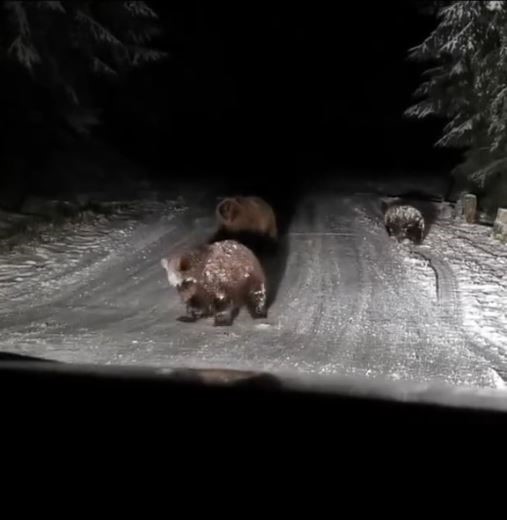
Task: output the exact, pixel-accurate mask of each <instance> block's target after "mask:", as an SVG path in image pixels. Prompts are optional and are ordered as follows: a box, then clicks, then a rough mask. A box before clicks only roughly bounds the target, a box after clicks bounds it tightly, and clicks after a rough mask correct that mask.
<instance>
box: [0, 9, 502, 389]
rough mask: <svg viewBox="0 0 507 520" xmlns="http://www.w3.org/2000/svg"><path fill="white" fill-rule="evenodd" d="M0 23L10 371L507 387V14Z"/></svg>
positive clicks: (112, 15) (3, 288) (78, 18)
mask: <svg viewBox="0 0 507 520" xmlns="http://www.w3.org/2000/svg"><path fill="white" fill-rule="evenodd" d="M0 22H1V24H2V35H3V36H2V39H1V43H0V45H1V50H2V53H3V57H4V59H3V60H2V61H1V62H0V67H1V68H2V78H3V79H2V89H3V93H2V96H1V99H2V102H1V109H0V110H1V117H0V125H1V127H2V139H1V154H0V161H1V165H0V168H1V172H2V174H1V181H0V182H1V185H0V332H1V334H0V353H1V356H0V362H5V361H9V360H10V361H12V360H21V359H28V360H34V359H39V360H46V361H55V362H60V363H65V364H73V365H82V364H85V365H94V366H106V365H107V366H112V365H114V366H120V367H130V368H132V367H152V368H156V369H162V370H169V369H185V370H187V369H196V370H214V369H216V370H238V371H245V372H249V373H250V372H255V373H266V374H271V375H274V376H276V375H280V376H282V375H287V376H293V375H307V376H311V377H316V378H317V380H320V379H319V378H322V380H324V379H326V378H327V379H328V380H334V381H337V380H338V379H339V378H354V379H355V380H357V381H363V382H364V384H365V385H368V384H369V383H368V382H372V381H383V382H389V383H395V384H396V383H400V384H410V383H413V384H424V385H426V384H427V385H447V386H448V387H458V386H459V387H468V388H478V387H479V388H487V389H493V390H495V391H499V392H501V391H503V389H504V388H505V386H506V384H507V174H506V172H507V168H506V165H507V132H506V128H505V113H504V112H505V109H506V106H507V83H506V80H505V75H504V74H503V70H504V67H505V64H504V56H505V52H506V51H507V47H506V44H505V42H507V39H506V38H505V36H506V35H507V34H506V30H507V29H506V28H507V23H506V22H507V2H505V1H494V2H493V1H487V2H431V1H428V2H421V1H394V2H372V3H370V4H368V5H364V4H363V3H358V2H349V3H348V4H345V3H338V2H334V3H329V5H327V6H326V5H325V4H323V5H322V6H317V5H313V4H312V5H309V4H308V5H307V6H306V7H303V6H299V5H295V4H292V5H291V6H282V5H281V4H280V5H278V4H277V3H273V5H269V6H264V7H262V6H257V7H255V8H252V6H247V5H246V4H245V5H243V4H242V3H241V2H239V3H237V4H236V5H234V6H232V5H226V4H225V3H221V2H219V3H218V4H217V3H214V2H205V1H196V2H183V3H179V4H177V5H176V4H174V5H173V3H172V2H163V1H147V2H119V1H118V2H117V1H111V2H81V1H76V2H3V3H2V5H1V7H0ZM486 28H487V30H486ZM504 153H505V157H504Z"/></svg>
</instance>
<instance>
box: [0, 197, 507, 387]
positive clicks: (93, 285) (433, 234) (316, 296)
mask: <svg viewBox="0 0 507 520" xmlns="http://www.w3.org/2000/svg"><path fill="white" fill-rule="evenodd" d="M214 203H215V200H214V198H213V197H211V196H210V197H207V198H206V197H204V198H203V200H202V201H198V200H193V201H190V202H189V203H188V206H189V207H188V208H187V209H186V210H184V209H183V208H181V204H179V203H176V202H175V201H171V200H168V201H166V202H148V201H144V202H143V201H141V202H133V203H130V204H128V205H125V206H124V207H123V209H122V210H121V211H117V212H115V213H114V214H113V215H111V216H108V217H105V216H102V217H97V216H96V217H89V218H88V220H84V221H83V222H78V223H76V222H72V223H66V224H64V225H58V226H56V227H49V226H47V225H46V226H39V228H38V229H35V230H33V231H32V233H31V235H30V236H28V237H25V238H23V239H22V240H18V241H17V242H16V243H12V242H11V243H9V244H8V245H7V243H5V242H3V243H1V244H0V328H1V339H0V349H2V350H3V351H8V352H16V353H24V354H30V355H35V356H42V357H46V358H50V359H57V360H62V361H70V362H80V363H101V364H128V365H138V364H142V365H156V366H185V367H196V368H197V367H220V368H222V367H228V368H239V369H249V370H252V369H254V370H267V371H271V372H293V371H299V372H309V373H317V374H347V375H362V376H367V377H380V378H388V379H390V380H407V381H417V382H431V381H439V382H446V383H451V384H464V385H476V386H484V387H503V386H504V380H507V317H506V307H507V304H506V302H507V276H506V273H507V247H506V246H505V245H502V244H500V243H499V242H496V241H493V240H492V239H490V238H489V237H488V234H489V229H488V228H485V227H480V226H467V225H464V224H460V225H457V224H455V223H453V222H451V221H445V220H440V221H437V223H436V224H435V225H434V226H433V227H432V228H431V230H430V233H429V236H428V237H427V240H426V241H425V243H424V245H422V246H418V247H410V246H406V245H402V244H398V243H397V242H395V241H394V240H392V239H389V238H388V236H387V234H386V232H385V229H384V227H383V225H382V215H381V212H380V204H379V197H378V195H376V194H372V193H370V194H368V193H362V194H357V193H356V194H353V193H350V194H348V195H346V194H344V193H343V191H342V192H338V191H337V190H336V191H335V192H333V191H332V190H325V191H318V190H315V191H313V192H307V193H306V194H305V196H304V197H303V198H302V199H301V200H299V201H298V206H297V211H296V214H295V215H294V217H293V219H292V221H291V225H290V229H289V232H288V234H287V235H286V236H285V237H283V239H282V245H281V248H280V254H279V255H278V256H277V257H274V258H271V259H269V261H268V264H267V269H268V272H269V273H270V276H271V277H272V278H277V277H278V278H279V279H280V283H279V285H278V287H277V292H276V299H275V301H274V303H273V305H272V307H271V309H270V312H269V317H268V319H267V320H265V321H261V322H253V321H252V320H251V319H250V317H249V316H248V315H247V313H241V314H240V316H239V318H238V320H237V322H236V323H235V324H234V326H233V327H231V328H214V327H213V326H212V325H211V323H210V322H208V321H202V322H199V323H196V324H188V323H181V322H179V321H177V320H176V318H177V317H178V316H180V315H181V314H182V311H183V308H182V305H181V303H180V302H179V300H178V298H177V296H176V294H175V292H174V290H171V289H170V288H169V286H168V284H167V281H166V279H165V278H164V273H163V271H162V269H161V267H160V263H159V261H160V258H161V257H162V256H163V255H164V254H166V253H168V252H169V251H171V250H172V249H174V248H177V247H179V246H181V245H184V244H187V243H193V242H195V243H198V242H199V241H201V240H205V239H207V238H208V237H209V236H210V234H211V233H212V232H213V230H214V221H213V205H214Z"/></svg>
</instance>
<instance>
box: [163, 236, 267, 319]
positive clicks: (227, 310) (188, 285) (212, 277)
mask: <svg viewBox="0 0 507 520" xmlns="http://www.w3.org/2000/svg"><path fill="white" fill-rule="evenodd" d="M161 264H162V267H163V268H164V269H165V271H166V273H167V279H168V281H169V284H170V285H171V286H173V287H176V289H177V290H178V293H179V295H180V297H181V299H182V301H183V303H185V304H186V316H185V318H183V319H184V320H185V321H196V320H197V319H199V318H202V317H207V316H213V317H214V324H215V325H232V323H233V321H234V317H235V316H236V315H237V313H238V311H239V309H240V308H241V307H242V306H243V305H246V306H247V308H248V309H249V311H250V314H251V315H252V317H253V318H265V317H267V301H266V277H265V275H264V271H263V269H262V267H261V265H260V263H259V261H258V260H257V258H256V256H255V255H254V254H253V253H252V251H250V249H248V248H247V247H245V246H243V245H242V244H240V243H238V242H236V241H234V240H224V241H221V242H215V243H213V244H205V245H202V246H199V247H197V248H194V249H191V250H189V251H187V252H184V253H183V254H177V255H174V256H172V257H170V258H163V259H162V260H161Z"/></svg>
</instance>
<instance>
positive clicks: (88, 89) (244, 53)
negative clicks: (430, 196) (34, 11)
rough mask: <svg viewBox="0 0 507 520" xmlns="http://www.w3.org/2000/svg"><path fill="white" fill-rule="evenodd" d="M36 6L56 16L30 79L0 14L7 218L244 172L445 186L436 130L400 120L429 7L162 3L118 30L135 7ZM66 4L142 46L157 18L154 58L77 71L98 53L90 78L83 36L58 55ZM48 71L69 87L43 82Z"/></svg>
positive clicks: (1, 162) (414, 80)
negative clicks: (154, 182) (31, 199)
mask: <svg viewBox="0 0 507 520" xmlns="http://www.w3.org/2000/svg"><path fill="white" fill-rule="evenodd" d="M13 3H14V4H15V3H16V2H10V4H13ZM5 4H9V2H5ZM25 4H27V2H26V3H25ZM31 4H54V5H53V6H51V7H50V8H49V9H48V12H47V13H45V15H44V16H45V18H44V17H42V18H40V17H33V24H32V28H31V31H32V33H31V34H35V33H36V32H37V30H39V35H38V39H37V38H35V37H34V45H35V47H36V49H38V45H39V46H40V47H41V51H40V57H41V60H40V62H39V63H35V64H34V65H33V66H32V67H26V64H25V66H24V65H23V63H21V62H20V61H22V60H20V59H19V56H17V57H16V54H15V52H14V50H13V49H12V47H11V45H12V38H13V37H14V36H15V34H16V30H15V29H17V30H18V31H19V27H18V28H16V27H14V26H13V21H12V12H9V9H7V8H5V7H6V6H5V5H4V6H2V7H4V9H2V10H1V11H0V17H1V19H0V21H1V24H2V27H3V29H4V31H3V34H4V36H3V41H2V42H1V44H2V49H3V54H2V59H1V62H0V68H1V76H2V85H1V96H0V100H1V104H0V125H1V126H0V129H1V157H0V166H1V176H2V180H1V183H2V187H3V196H2V200H3V204H4V205H5V204H6V201H7V200H8V201H12V202H9V203H10V204H13V205H15V204H16V201H18V200H21V199H22V198H23V197H24V196H25V195H26V193H27V192H29V191H46V192H51V191H53V190H55V189H57V188H58V189H61V188H62V186H68V187H69V188H70V187H75V186H78V187H80V186H86V185H87V184H89V183H95V184H98V185H99V186H100V184H101V183H102V184H103V185H104V186H106V185H107V186H113V187H114V186H115V185H118V184H119V183H121V182H122V181H123V180H124V179H125V178H126V177H128V176H129V175H131V174H132V175H134V174H135V175H137V176H138V177H139V176H141V177H143V178H146V179H162V180H164V179H171V178H176V177H182V176H184V178H189V177H191V176H192V175H195V176H196V178H198V177H199V178H201V176H200V175H201V174H204V173H205V174H206V175H208V176H211V177H213V176H215V177H223V176H225V177H226V176H228V175H238V172H240V174H241V175H242V174H243V173H244V174H245V175H249V174H252V173H254V174H255V175H258V176H259V177H261V178H265V179H268V180H269V182H273V180H274V179H281V178H282V176H285V175H287V174H289V176H292V177H293V178H294V180H296V179H297V178H299V177H308V175H310V174H311V175H315V174H317V173H318V172H329V171H332V172H335V173H334V174H335V175H337V176H346V175H353V174H354V173H353V172H355V171H357V170H362V171H364V170H369V171H371V172H372V174H374V175H377V176H380V177H381V176H382V175H386V174H387V173H388V172H391V171H401V172H405V173H406V175H418V174H420V173H421V172H425V171H438V172H441V174H442V175H448V173H449V171H450V169H451V168H452V165H453V163H454V162H455V160H456V153H451V152H449V151H448V150H447V151H446V150H442V149H438V148H435V147H434V146H433V145H434V143H435V141H436V140H437V139H438V136H439V132H440V131H441V128H442V123H441V121H439V120H428V121H415V120H412V119H408V118H406V117H404V115H403V112H404V111H405V110H406V109H407V107H408V106H409V105H410V104H411V103H412V101H413V98H412V94H413V92H414V90H415V89H416V87H417V85H418V83H419V82H420V77H421V71H422V70H423V66H422V65H421V64H420V63H413V62H410V61H409V60H408V59H407V55H408V49H409V48H410V47H413V46H414V45H416V44H418V43H420V42H421V41H422V40H423V39H424V38H425V37H426V36H427V35H428V33H429V32H431V30H432V28H433V27H434V24H435V21H434V18H433V17H432V16H431V15H430V14H428V13H425V12H423V11H421V2H414V1H402V0H399V1H398V0H392V1H389V2H369V3H367V4H364V3H360V2H348V3H345V2H343V3H338V2H335V3H333V5H331V4H327V3H319V2H315V3H312V4H311V5H310V4H307V5H306V6H304V5H301V6H299V5H298V4H294V3H293V4H285V3H283V5H282V3H280V4H278V3H276V2H271V3H268V2H267V3H265V4H263V3H255V4H245V3H242V2H236V3H233V2H230V3H229V2H227V3H223V2H219V3H216V2H206V1H199V0H194V1H179V2H178V1H176V2H164V1H152V2H148V3H147V4H148V5H149V6H150V7H151V8H152V9H153V11H154V12H155V13H157V15H158V18H156V19H152V17H151V16H148V17H145V16H143V15H142V13H141V15H139V16H137V17H136V16H132V18H128V17H126V18H125V19H123V18H122V20H121V24H122V25H121V26H120V23H119V18H118V15H117V13H118V12H119V10H121V9H122V7H124V4H136V3H135V2H126V3H125V2H31ZM56 4H61V5H63V6H64V7H65V9H66V12H67V15H64V14H63V13H62V12H58V6H57V5H56ZM70 4H74V5H81V6H82V7H83V9H89V10H88V11H86V12H88V13H90V15H92V14H93V15H95V14H97V19H98V20H100V19H101V18H100V16H99V15H100V14H101V13H100V12H99V11H100V9H99V8H97V4H107V5H108V6H109V7H110V12H109V13H105V14H104V16H105V17H106V20H107V19H109V20H112V22H111V23H112V24H113V25H114V23H115V21H116V22H117V23H118V26H119V28H118V31H119V30H122V31H124V32H125V34H127V33H128V31H129V30H130V29H133V28H134V27H135V28H136V30H139V34H143V31H144V30H145V29H143V28H139V29H137V26H135V24H134V22H135V23H138V22H139V20H141V21H143V20H145V18H146V19H149V20H148V21H149V22H150V24H154V26H155V27H156V28H157V29H158V30H151V32H150V31H148V32H147V33H146V34H148V35H149V44H148V43H147V42H145V43H146V45H145V49H148V48H149V49H156V50H157V51H160V53H155V54H153V55H148V56H145V58H147V59H144V60H138V61H139V62H138V63H135V64H134V63H133V61H134V60H131V61H130V62H128V60H126V62H125V60H124V62H123V63H122V62H121V59H118V60H117V61H118V63H117V64H116V65H117V66H116V69H115V70H114V71H111V70H107V68H109V65H110V64H111V63H112V61H113V60H112V58H111V59H110V60H109V62H108V60H107V56H106V54H107V53H106V50H107V46H108V45H110V42H108V41H107V38H106V39H105V40H104V39H103V40H101V41H100V42H99V43H100V46H99V48H98V50H97V52H96V56H98V57H99V58H100V60H99V61H100V62H102V63H103V64H105V65H106V67H102V66H100V67H95V68H93V67H91V68H90V67H88V68H87V67H84V66H81V65H82V64H83V63H84V61H83V60H81V61H80V59H81V58H83V53H84V54H86V53H91V54H90V55H86V56H85V57H86V58H87V59H88V65H89V64H90V59H89V58H90V56H91V55H92V54H93V53H92V51H90V49H91V46H90V42H89V41H86V39H85V38H84V39H83V41H84V42H85V43H83V44H82V46H83V47H82V48H78V46H77V45H76V49H75V52H76V56H73V55H72V54H69V53H67V52H61V51H62V50H66V49H68V48H69V45H71V43H70V42H75V41H77V40H75V38H76V34H75V33H74V32H73V31H68V30H67V29H68V28H66V24H67V25H69V26H70V25H71V22H69V20H70V19H71V18H70V17H69V15H68V13H69V12H70ZM137 4H142V3H137ZM11 7H12V6H11ZM46 7H47V6H46ZM106 15H108V16H109V18H107V16H106ZM66 16H67V18H66ZM9 17H10V18H9ZM59 17H60V18H59ZM55 19H57V20H58V22H56V23H57V24H58V25H53V23H54V22H53V21H54V20H55ZM48 20H52V21H48ZM87 23H88V22H87ZM37 24H39V26H37ZM131 24H132V25H131ZM14 25H15V24H14ZM13 27H14V29H13ZM150 27H153V26H150ZM89 28H90V30H91V31H93V30H95V28H94V26H90V27H89ZM112 32H113V31H112ZM92 36H93V37H92V38H91V40H93V39H94V38H95V40H100V35H99V38H96V36H97V35H96V34H95V35H94V34H92ZM48 39H49V40H50V42H49V44H48V45H46V40H48ZM110 46H111V47H112V48H115V45H114V43H113V44H112V45H110ZM83 49H84V51H83ZM149 49H148V50H149ZM45 52H46V54H45ZM93 52H95V51H93ZM78 55H79V56H78ZM113 55H114V53H113ZM78 57H80V59H77V58H78ZM116 57H118V56H116ZM25 58H26V57H25ZM49 58H51V59H52V61H51V60H49ZM54 62H56V63H57V64H61V67H60V68H61V71H63V72H62V75H63V76H65V78H66V79H68V81H69V83H68V84H66V83H65V81H63V80H62V81H58V80H55V77H56V76H55V74H53V76H51V74H49V73H48V70H51V64H53V67H54ZM115 63H116V62H115ZM108 64H109V65H108ZM101 67H102V68H101ZM111 68H114V67H113V66H112V65H111ZM92 69H93V70H92ZM60 79H61V78H60ZM69 86H70V87H69ZM74 95H75V96H77V97H78V98H79V103H76V102H75V99H74V98H73V96H74ZM132 165H135V166H132ZM351 172H352V173H351Z"/></svg>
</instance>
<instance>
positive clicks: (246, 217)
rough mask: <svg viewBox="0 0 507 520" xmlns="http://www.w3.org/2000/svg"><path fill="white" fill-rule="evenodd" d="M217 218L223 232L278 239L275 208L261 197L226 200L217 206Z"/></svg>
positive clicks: (230, 198)
mask: <svg viewBox="0 0 507 520" xmlns="http://www.w3.org/2000/svg"><path fill="white" fill-rule="evenodd" d="M216 216H217V220H218V225H219V228H220V229H221V230H225V231H229V232H233V233H237V232H249V233H255V234H258V235H262V236H268V237H270V238H271V239H273V240H276V239H277V237H278V229H277V224H276V217H275V213H274V211H273V208H272V207H271V206H270V205H269V204H268V203H267V202H266V201H265V200H263V199H261V198H260V197H229V198H226V199H224V200H222V201H221V202H220V203H219V204H218V205H217V208H216Z"/></svg>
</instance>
